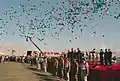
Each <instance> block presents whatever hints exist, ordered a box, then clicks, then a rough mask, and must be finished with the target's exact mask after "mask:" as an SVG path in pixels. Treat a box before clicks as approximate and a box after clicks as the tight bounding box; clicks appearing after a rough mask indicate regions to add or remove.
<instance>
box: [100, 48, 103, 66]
mask: <svg viewBox="0 0 120 81" xmlns="http://www.w3.org/2000/svg"><path fill="white" fill-rule="evenodd" d="M99 55H100V64H101V65H103V55H104V52H103V49H100V53H99Z"/></svg>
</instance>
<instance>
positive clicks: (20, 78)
mask: <svg viewBox="0 0 120 81" xmlns="http://www.w3.org/2000/svg"><path fill="white" fill-rule="evenodd" d="M0 81H56V80H55V78H53V77H52V76H51V75H50V74H49V73H44V72H39V71H37V69H36V68H35V67H31V66H29V65H27V64H21V63H14V62H5V63H1V64H0Z"/></svg>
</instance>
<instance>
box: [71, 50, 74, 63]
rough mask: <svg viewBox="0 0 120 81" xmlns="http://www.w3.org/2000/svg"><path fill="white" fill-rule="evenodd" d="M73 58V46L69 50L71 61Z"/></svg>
mask: <svg viewBox="0 0 120 81" xmlns="http://www.w3.org/2000/svg"><path fill="white" fill-rule="evenodd" d="M73 58H74V51H73V48H71V52H70V61H71V62H72V61H73Z"/></svg>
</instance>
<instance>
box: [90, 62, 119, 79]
mask: <svg viewBox="0 0 120 81" xmlns="http://www.w3.org/2000/svg"><path fill="white" fill-rule="evenodd" d="M88 81H120V64H112V68H107V66H104V65H100V66H97V67H96V68H92V65H91V64H90V75H89V80H88Z"/></svg>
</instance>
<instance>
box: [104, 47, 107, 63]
mask: <svg viewBox="0 0 120 81" xmlns="http://www.w3.org/2000/svg"><path fill="white" fill-rule="evenodd" d="M104 60H105V65H108V62H107V61H108V52H107V49H105V53H104Z"/></svg>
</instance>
